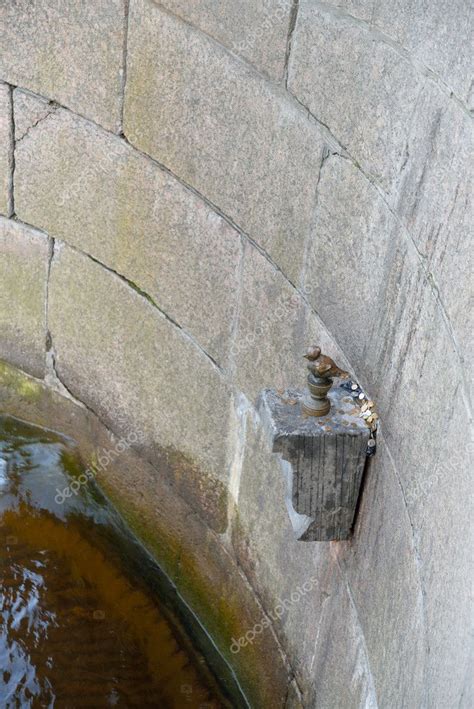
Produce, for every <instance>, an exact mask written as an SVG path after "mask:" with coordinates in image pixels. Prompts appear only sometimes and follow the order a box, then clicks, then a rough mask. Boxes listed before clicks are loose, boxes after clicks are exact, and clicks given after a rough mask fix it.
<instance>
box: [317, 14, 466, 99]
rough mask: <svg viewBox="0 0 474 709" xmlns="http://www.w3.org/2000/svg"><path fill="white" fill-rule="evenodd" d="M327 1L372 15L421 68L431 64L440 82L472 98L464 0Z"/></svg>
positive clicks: (388, 37)
mask: <svg viewBox="0 0 474 709" xmlns="http://www.w3.org/2000/svg"><path fill="white" fill-rule="evenodd" d="M324 5H325V6H326V7H327V6H328V5H333V6H334V11H335V12H336V13H337V12H338V11H343V12H346V13H348V14H349V15H352V16H353V17H355V18H358V19H361V20H365V21H367V22H368V23H369V24H370V28H368V29H370V30H371V31H373V32H374V33H376V32H377V31H379V32H382V33H383V34H385V35H386V41H387V42H396V43H397V44H398V45H399V46H400V51H401V52H404V51H406V52H408V54H409V56H410V58H411V60H412V61H413V62H414V63H416V65H418V66H419V68H420V71H423V70H424V69H425V68H426V69H428V70H429V71H431V72H432V73H433V74H434V75H435V76H434V77H433V78H434V80H435V81H436V82H437V83H444V84H445V85H446V89H448V87H449V88H450V89H452V90H453V91H454V93H455V94H457V96H458V98H460V99H461V100H462V101H465V102H468V101H469V98H470V93H471V85H470V81H471V73H472V72H471V63H472V62H471V52H470V46H471V44H472V42H471V36H470V31H471V23H470V22H469V8H468V7H467V5H466V3H465V2H464V0H453V2H450V3H449V5H447V4H446V3H445V2H442V1H441V2H430V3H427V4H424V5H420V4H418V3H414V2H412V0H395V2H392V0H377V2H373V0H326V2H325V3H324ZM378 36H379V37H380V35H378ZM448 90H449V89H448Z"/></svg>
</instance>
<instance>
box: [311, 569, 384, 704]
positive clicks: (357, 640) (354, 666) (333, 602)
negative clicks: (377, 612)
mask: <svg viewBox="0 0 474 709" xmlns="http://www.w3.org/2000/svg"><path fill="white" fill-rule="evenodd" d="M380 652H383V650H382V649H380ZM312 657H313V659H314V661H313V663H312V667H311V669H312V673H313V685H312V693H311V696H310V700H309V702H308V706H311V707H324V709H341V707H344V709H360V707H364V709H377V707H378V706H380V705H379V704H378V702H377V696H376V692H375V687H374V681H373V677H372V673H371V668H370V660H369V657H368V654H367V646H366V644H365V639H364V636H363V634H362V631H361V628H360V624H359V619H358V617H357V610H356V607H355V606H354V602H353V600H352V598H351V595H350V590H349V589H348V588H347V585H346V584H345V582H344V578H343V577H342V576H339V578H338V579H337V582H336V583H335V588H334V592H333V593H332V594H331V596H330V597H329V598H328V599H327V602H326V603H325V605H324V609H323V614H322V618H321V621H320V624H319V628H318V634H317V637H316V642H315V645H314V648H313V655H312Z"/></svg>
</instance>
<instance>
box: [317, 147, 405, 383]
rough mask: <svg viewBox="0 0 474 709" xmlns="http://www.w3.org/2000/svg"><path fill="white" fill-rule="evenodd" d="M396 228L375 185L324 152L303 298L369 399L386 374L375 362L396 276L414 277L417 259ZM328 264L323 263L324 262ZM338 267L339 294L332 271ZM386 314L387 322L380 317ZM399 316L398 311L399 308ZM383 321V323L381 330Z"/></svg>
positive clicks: (390, 323)
mask: <svg viewBox="0 0 474 709" xmlns="http://www.w3.org/2000/svg"><path fill="white" fill-rule="evenodd" d="M407 248H408V247H407V243H406V239H405V238H404V237H403V234H402V233H401V227H400V226H399V225H398V224H397V221H396V219H395V217H394V216H393V215H392V213H391V212H390V211H389V209H388V208H387V206H386V205H385V203H384V202H383V200H382V198H381V197H380V195H379V194H378V192H377V190H376V189H375V188H374V187H373V186H372V185H371V184H370V183H369V182H368V181H367V180H366V179H365V178H364V176H363V175H362V174H361V173H360V171H358V170H357V169H356V168H355V167H354V166H353V165H352V164H351V163H350V162H349V161H348V160H345V159H343V158H340V157H338V156H331V157H329V158H328V159H327V160H326V161H325V163H324V166H323V169H322V171H321V179H320V182H319V200H318V209H317V212H316V218H315V223H314V229H313V238H312V240H311V243H310V247H309V251H308V266H307V273H306V283H308V284H310V290H309V291H308V299H309V301H310V302H311V303H312V304H313V306H314V308H316V309H317V310H318V312H319V314H320V316H321V318H322V320H323V322H324V323H325V324H326V325H327V327H328V329H330V330H331V332H332V333H333V334H334V337H335V338H336V340H337V341H338V342H339V344H340V346H341V348H342V349H343V350H344V352H345V354H346V355H347V356H348V358H349V361H350V362H351V364H352V366H353V367H354V369H355V371H356V373H358V372H363V373H364V376H365V382H364V384H365V383H370V394H371V396H378V392H379V389H380V388H381V387H382V381H383V382H384V386H385V387H386V376H387V373H386V371H385V370H384V369H380V368H379V367H380V361H381V359H382V357H383V354H384V353H387V362H386V365H388V362H389V359H388V358H389V357H390V355H389V352H390V344H391V342H392V341H393V338H394V336H395V332H394V326H395V323H396V322H398V321H397V320H394V319H393V315H394V309H395V307H396V305H397V303H398V302H399V301H400V303H401V304H403V303H404V302H405V299H406V298H407V297H408V294H407V293H405V292H404V291H401V292H400V289H399V285H398V284H399V282H400V273H401V272H402V271H404V272H406V283H407V284H408V279H409V277H410V276H412V277H413V279H414V280H415V281H416V280H417V277H418V264H417V262H416V259H415V256H414V255H412V256H409V255H408V254H407ZM324 264H326V265H327V267H325V266H324ZM336 265H337V295H336V291H335V279H334V270H333V268H332V267H331V266H334V268H336ZM387 311H388V312H390V314H391V315H392V319H389V318H388V317H384V314H385V313H386V312H387ZM398 315H399V317H402V311H401V310H400V311H399V312H398ZM382 325H383V327H382Z"/></svg>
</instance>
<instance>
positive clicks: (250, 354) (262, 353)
mask: <svg viewBox="0 0 474 709" xmlns="http://www.w3.org/2000/svg"><path fill="white" fill-rule="evenodd" d="M256 304H257V307H256ZM305 311H306V308H305V305H304V303H303V301H302V299H301V296H300V295H299V294H298V293H297V291H296V290H295V289H294V288H292V286H291V285H290V284H289V283H288V281H286V280H285V278H284V276H283V275H282V274H281V273H279V272H278V271H277V270H276V269H275V268H274V267H273V266H272V265H271V264H270V263H269V262H268V261H267V260H266V259H265V258H264V256H262V254H260V253H259V252H258V251H257V249H255V248H253V247H252V246H251V245H250V244H246V245H245V251H244V264H243V272H242V286H241V303H240V308H239V321H238V326H237V331H236V337H235V340H234V342H233V344H232V347H231V356H232V357H233V362H234V369H235V379H236V384H237V386H238V388H239V390H241V391H243V392H244V393H245V394H246V396H247V397H248V398H249V399H251V400H253V401H255V400H256V397H257V395H258V394H259V392H260V390H261V389H264V388H266V387H271V386H275V387H276V388H277V389H285V388H286V387H288V386H295V385H298V384H299V383H302V382H303V381H304V377H305V367H304V361H305V360H304V359H303V354H304V353H305V351H306V347H307V346H308V344H309V343H308V342H305V340H304V331H305V317H306V313H305Z"/></svg>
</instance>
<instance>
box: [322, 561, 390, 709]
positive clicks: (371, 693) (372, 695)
mask: <svg viewBox="0 0 474 709" xmlns="http://www.w3.org/2000/svg"><path fill="white" fill-rule="evenodd" d="M331 551H332V555H333V558H334V559H335V561H336V565H337V568H338V570H339V574H340V576H341V579H342V581H343V583H344V585H345V587H346V591H347V595H348V598H349V603H350V605H351V607H352V612H353V616H354V620H355V621H356V625H355V627H356V628H357V631H358V632H357V635H358V637H359V639H360V643H361V649H362V652H363V655H364V659H365V665H366V669H367V671H366V673H365V676H366V679H367V684H368V688H367V689H368V697H366V700H368V701H369V702H370V703H369V704H366V706H367V707H370V709H377V708H378V700H377V692H376V689H375V682H374V677H373V674H372V669H371V667H370V659H369V649H368V647H367V643H366V641H365V635H364V631H363V629H362V623H361V621H360V618H359V613H358V611H357V605H356V602H355V599H354V595H353V593H352V588H351V585H350V583H349V579H348V578H347V574H346V573H345V571H344V569H343V568H342V566H341V563H340V561H339V557H338V555H337V552H336V551H335V548H334V547H333V548H332V550H331Z"/></svg>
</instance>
